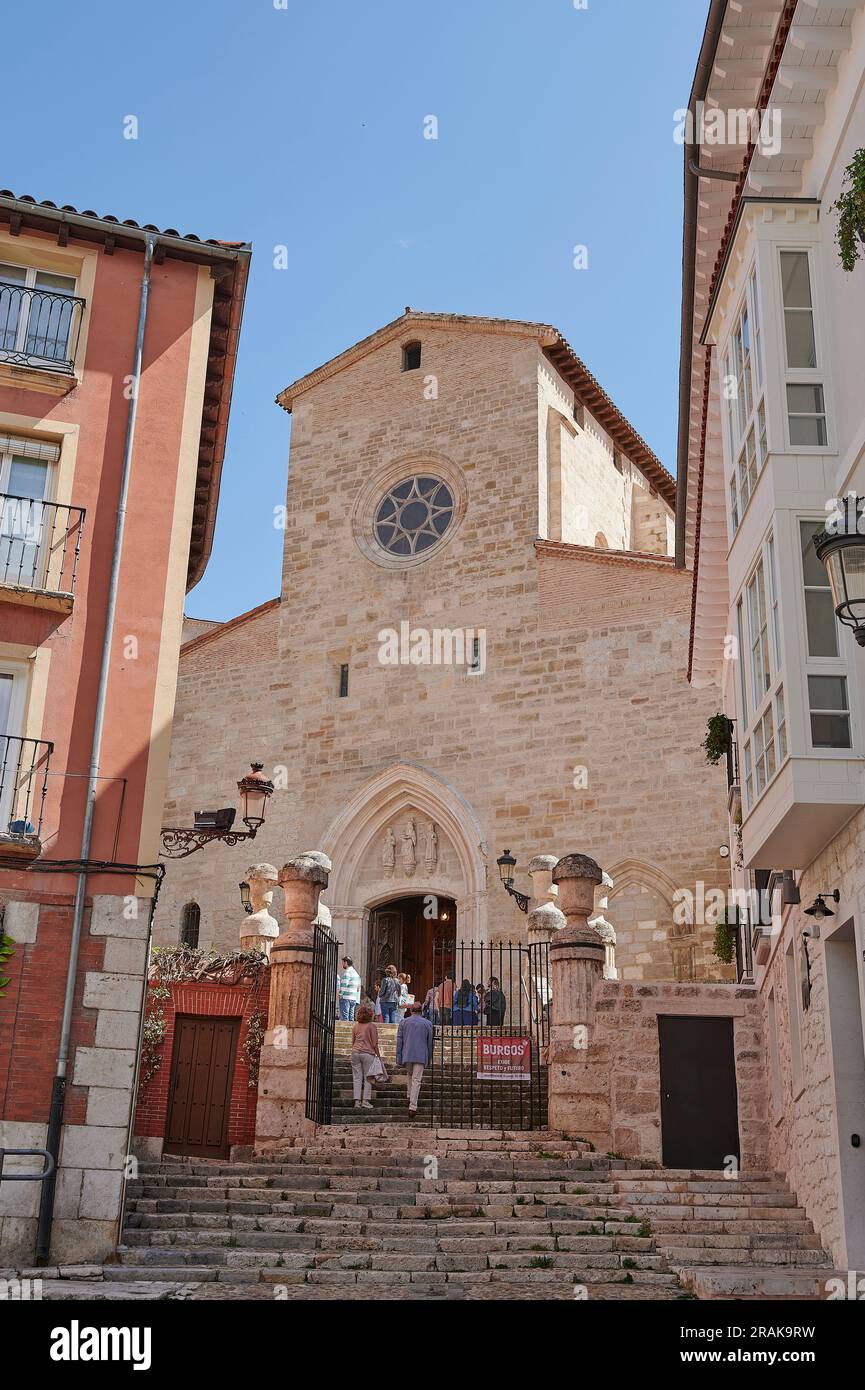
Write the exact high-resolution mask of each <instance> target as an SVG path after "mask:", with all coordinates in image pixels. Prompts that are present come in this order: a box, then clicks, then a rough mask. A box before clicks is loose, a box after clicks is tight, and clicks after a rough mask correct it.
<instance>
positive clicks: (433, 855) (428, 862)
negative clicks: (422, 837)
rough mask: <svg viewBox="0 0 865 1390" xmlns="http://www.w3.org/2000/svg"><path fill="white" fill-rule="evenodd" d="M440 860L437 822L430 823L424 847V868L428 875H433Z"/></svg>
mask: <svg viewBox="0 0 865 1390" xmlns="http://www.w3.org/2000/svg"><path fill="white" fill-rule="evenodd" d="M438 859H439V837H438V832H437V831H436V828H435V822H434V821H429V822H428V823H427V830H426V844H425V846H424V867H425V868H426V871H427V873H429V874H431V873H432V871H433V869H434V868H435V866H436V864H437V863H438Z"/></svg>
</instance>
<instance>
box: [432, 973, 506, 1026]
mask: <svg viewBox="0 0 865 1390" xmlns="http://www.w3.org/2000/svg"><path fill="white" fill-rule="evenodd" d="M454 986H455V981H454V980H452V979H451V978H450V976H449V975H446V976H445V978H444V979H443V980H442V982H441V984H440V985H433V987H432V989H429V990H427V995H426V998H425V1000H424V1002H423V1010H422V1011H423V1016H424V1018H428V1019H429V1021H430V1023H441V1024H443V1025H444V1026H445V1027H454V1028H474V1027H476V1026H477V1024H478V1023H480V1022H481V1021H483V1022H484V1023H485V1024H487V1026H488V1027H490V1028H500V1027H501V1025H502V1024H503V1023H504V1021H505V1014H506V1013H507V1007H508V1005H507V1000H506V999H505V996H504V993H503V992H502V987H501V984H500V982H499V980H498V979H497V978H496V976H495V975H493V976H492V978H491V979H490V982H489V984H488V985H483V984H477V985H473V984H472V982H471V980H463V982H462V984H461V985H460V987H459V989H455V988H454Z"/></svg>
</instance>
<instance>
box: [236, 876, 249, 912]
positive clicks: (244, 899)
mask: <svg viewBox="0 0 865 1390" xmlns="http://www.w3.org/2000/svg"><path fill="white" fill-rule="evenodd" d="M237 886H238V888H239V889H240V901H241V905H242V907H243V910H244V912H246V913H247V914H249V913H251V912H252V895H251V893H250V891H249V884H248V883H238V885H237Z"/></svg>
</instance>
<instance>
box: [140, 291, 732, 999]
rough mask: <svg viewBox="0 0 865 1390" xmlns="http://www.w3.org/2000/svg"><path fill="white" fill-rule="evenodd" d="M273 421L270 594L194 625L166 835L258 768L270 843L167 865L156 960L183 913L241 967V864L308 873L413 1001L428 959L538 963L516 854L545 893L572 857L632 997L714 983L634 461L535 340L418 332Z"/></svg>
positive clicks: (542, 328)
mask: <svg viewBox="0 0 865 1390" xmlns="http://www.w3.org/2000/svg"><path fill="white" fill-rule="evenodd" d="M279 403H280V404H281V405H282V406H283V408H285V409H286V410H288V411H290V412H291V414H292V439H291V455H290V482H289V487H288V500H287V506H286V512H285V546H284V564H283V578H282V592H281V595H280V597H279V598H277V599H274V600H271V601H270V602H268V603H265V604H263V605H261V606H260V607H259V608H256V609H254V610H252V611H251V612H250V613H247V614H243V615H241V616H240V617H238V618H235V619H233V620H231V621H228V622H225V623H217V624H208V623H202V622H200V621H196V625H195V626H193V627H192V628H191V631H190V636H189V640H187V642H186V644H185V646H184V648H183V650H182V653H181V664H180V678H179V686H178V695H177V708H176V717H175V724H174V732H173V742H172V752H171V764H170V773H169V789H168V800H167V804H166V808H165V816H164V821H165V823H166V824H167V825H187V824H191V822H192V817H193V813H194V812H195V811H196V810H198V809H201V808H205V807H207V808H210V807H212V806H220V805H224V804H231V803H232V802H233V799H234V782H235V781H236V778H237V776H238V768H242V767H243V766H244V765H245V764H246V762H248V761H249V760H250V759H252V758H255V759H257V760H258V761H260V762H262V763H263V764H264V768H265V773H266V775H268V776H271V777H272V778H273V780H274V782H275V784H276V791H275V793H274V795H273V797H272V798H271V802H270V805H269V808H268V814H267V821H266V823H265V825H264V827H263V828H262V829H261V831H260V832H259V835H258V837H257V839H256V841H255V844H254V846H239V847H235V848H234V849H227V848H225V847H224V846H219V847H218V848H213V847H212V848H211V849H209V850H205V851H204V852H202V853H200V854H197V855H195V856H194V857H192V858H190V859H189V860H186V861H177V862H172V863H171V864H170V865H169V871H168V875H167V878H166V881H165V884H164V887H163V890H162V894H161V897H160V901H159V908H158V911H157V914H156V918H155V924H154V940H155V942H156V944H169V943H173V942H176V941H177V940H178V936H179V933H180V929H181V923H182V921H183V920H184V912H185V911H186V913H187V919H186V920H188V919H189V911H190V910H193V911H194V909H195V908H197V909H198V912H197V913H196V914H195V920H197V921H200V927H199V944H200V945H201V946H203V947H209V946H217V947H220V948H230V947H232V946H235V945H237V944H238V942H239V936H240V928H241V925H242V922H243V916H244V914H243V910H242V908H241V907H240V903H239V895H238V889H237V885H238V882H239V881H241V880H242V879H244V878H245V877H246V871H247V868H248V866H249V864H250V863H251V862H252V861H259V860H261V861H270V862H272V863H273V864H276V865H278V864H280V863H282V862H283V861H284V860H285V858H286V855H287V854H290V853H296V852H299V851H301V850H305V849H318V850H323V851H324V852H325V853H326V854H327V855H329V856H330V858H331V859H332V861H333V873H332V874H331V877H330V883H329V886H328V891H327V894H326V903H327V907H328V908H329V911H330V914H331V917H332V922H333V927H334V930H335V932H336V934H337V936H338V938H339V940H340V941H341V942H344V943H345V949H346V951H347V952H348V953H349V954H350V955H352V956H353V958H354V960H355V964H356V965H358V968H359V969H360V970H361V973H362V975H363V976H364V978H368V977H370V976H371V975H372V973H373V972H374V970H375V968H376V965H377V964H378V963H379V961H380V959H383V957H382V956H381V952H382V951H384V952H385V953H387V952H389V951H390V952H392V953H393V954H394V955H395V956H396V957H397V962H396V963H397V964H400V965H402V966H403V967H404V968H407V969H409V970H410V971H411V972H412V973H413V975H414V982H415V984H416V985H417V984H419V983H420V984H424V983H426V980H425V974H428V973H429V969H430V964H429V959H430V948H431V944H432V941H433V940H434V939H445V938H447V937H448V935H449V934H450V935H451V936H455V937H456V939H458V940H466V941H468V940H474V941H475V942H483V943H494V942H497V941H501V940H514V941H517V940H520V939H524V936H525V922H526V919H525V917H524V916H523V915H522V913H521V912H520V911H519V909H518V907H517V906H516V904H515V903H514V901H513V899H512V898H510V897H508V896H507V895H506V894H505V892H504V890H503V888H502V886H501V884H500V881H499V872H498V869H497V866H496V858H497V856H498V855H500V854H501V853H502V851H503V850H504V849H505V848H507V849H509V850H510V851H511V853H512V854H513V855H514V856H515V857H516V859H517V861H518V866H517V873H516V886H517V888H518V889H520V890H521V891H524V892H526V893H531V891H532V889H531V884H530V882H529V879H528V878H527V877H526V868H527V865H528V862H529V861H530V860H531V859H532V857H533V856H536V855H539V854H546V855H551V856H553V858H557V857H558V856H559V855H561V854H562V853H564V852H566V851H567V850H568V848H569V847H570V846H572V845H574V844H578V845H579V846H580V848H581V849H582V850H584V851H585V852H586V853H587V854H592V855H594V856H595V857H596V858H597V859H598V860H599V862H601V864H602V866H603V868H604V869H605V870H606V871H607V872H608V873H609V875H610V876H611V878H612V879H613V887H612V889H611V890H609V902H608V906H605V907H604V909H603V910H604V913H605V915H606V918H607V920H608V921H609V922H610V923H611V924H612V927H613V929H614V931H615V933H616V938H617V940H616V952H615V958H616V970H617V972H618V976H619V978H620V979H623V980H646V981H658V980H681V981H688V980H691V979H698V980H699V979H721V978H726V977H727V975H728V973H729V972H727V971H725V970H724V969H723V968H722V967H721V966H720V965H719V963H718V961H717V960H716V958H715V957H714V955H713V953H712V940H713V934H714V928H713V926H711V925H706V924H704V923H702V922H701V921H699V920H697V921H695V920H693V915H692V914H689V913H688V911H687V910H686V909H683V908H679V910H676V903H677V901H678V899H679V897H680V895H682V894H685V895H687V896H688V899H689V900H690V897H691V895H693V896H694V897H695V898H696V899H697V900H698V901H699V900H701V899H700V894H701V888H700V885H702V886H703V892H704V893H707V892H708V891H709V890H710V889H712V888H716V887H717V888H722V889H724V888H725V887H726V883H727V882H728V875H727V874H725V868H726V861H725V860H724V859H723V858H722V857H721V854H720V852H719V851H720V848H721V847H722V846H723V845H724V844H725V843H726V840H727V837H728V833H729V832H728V825H727V819H726V814H725V801H724V794H725V788H724V787H723V785H722V783H723V777H722V775H721V773H720V772H719V771H717V770H715V769H712V768H707V766H706V763H705V756H704V752H703V749H702V747H701V744H702V740H703V738H704V735H705V727H706V720H707V718H708V717H709V716H710V715H711V714H713V713H714V712H715V711H716V709H717V708H718V701H719V696H718V693H717V692H716V691H714V690H712V689H708V690H703V691H699V692H697V691H694V690H693V689H690V688H689V687H688V685H687V682H686V680H685V673H684V670H683V662H684V659H685V653H686V649H687V641H686V637H687V631H688V625H689V619H690V592H691V580H690V575H689V574H688V573H687V572H685V571H682V570H677V569H675V568H674V565H673V560H672V558H671V555H670V552H671V550H672V537H673V501H674V484H673V480H672V478H671V477H670V476H669V474H668V473H667V472H666V470H665V469H664V468H663V467H662V465H661V464H660V462H659V461H658V460H657V458H655V456H654V454H652V452H651V451H650V450H649V448H648V446H647V445H646V444H645V443H644V441H643V440H642V439H641V438H640V437H639V435H638V434H637V433H636V432H635V431H634V430H633V428H632V427H631V426H630V425H629V424H628V422H627V420H625V418H624V417H623V416H622V415H621V413H620V412H619V411H618V409H617V408H616V407H615V405H614V404H613V403H612V402H611V401H610V399H609V397H607V396H606V394H605V393H604V391H603V390H602V388H601V387H600V386H599V384H598V383H597V382H596V381H595V379H594V378H593V377H592V376H591V374H590V373H589V372H588V370H587V369H586V368H585V366H584V365H583V364H582V362H580V360H579V359H578V358H577V357H576V355H575V354H574V352H573V350H572V349H571V348H570V347H569V345H568V344H567V343H566V342H565V341H564V340H563V339H562V338H561V335H560V334H559V333H558V332H557V331H556V330H555V329H554V328H550V327H548V326H546V325H543V324H534V323H520V322H511V321H504V320H493V319H482V318H481V319H478V318H467V317H462V316H457V315H445V314H438V315H437V314H422V313H418V312H412V311H406V313H405V314H404V315H403V316H401V317H400V318H399V319H397V320H395V321H394V322H393V323H391V324H389V325H387V326H386V327H384V328H382V329H380V330H379V331H378V332H376V333H374V334H373V335H372V336H371V337H369V338H367V339H365V340H364V341H362V342H360V343H358V344H356V345H355V346H354V347H352V348H350V349H349V350H348V351H346V352H344V353H342V354H341V355H340V356H338V357H336V358H335V359H333V360H332V361H330V362H328V363H326V364H325V365H324V366H322V367H320V368H318V369H317V370H315V371H313V372H311V373H310V374H309V375H308V376H306V377H304V378H302V379H301V380H300V381H298V382H296V383H294V384H293V385H292V386H290V387H288V388H287V389H286V390H285V391H284V392H283V393H282V394H281V395H280V397H279ZM279 908H280V904H279V902H278V901H277V903H276V905H275V908H274V911H275V914H276V915H277V916H279V915H280V912H279ZM377 957H378V959H377ZM429 982H430V983H431V982H432V981H431V980H430V981H429Z"/></svg>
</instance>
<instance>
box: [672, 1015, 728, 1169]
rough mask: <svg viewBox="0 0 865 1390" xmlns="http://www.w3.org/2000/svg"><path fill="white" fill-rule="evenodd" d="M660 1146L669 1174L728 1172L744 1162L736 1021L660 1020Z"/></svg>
mask: <svg viewBox="0 0 865 1390" xmlns="http://www.w3.org/2000/svg"><path fill="white" fill-rule="evenodd" d="M658 1041H659V1045H660V1063H661V1144H662V1150H663V1160H664V1164H665V1166H666V1167H668V1168H718V1169H721V1168H724V1167H725V1166H726V1164H727V1160H728V1159H729V1158H730V1157H731V1156H732V1157H735V1158H736V1159H738V1157H739V1110H738V1100H737V1094H736V1063H735V1057H734V1053H733V1020H732V1018H692V1017H678V1016H677V1017H673V1016H668V1017H660V1016H659V1018H658Z"/></svg>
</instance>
